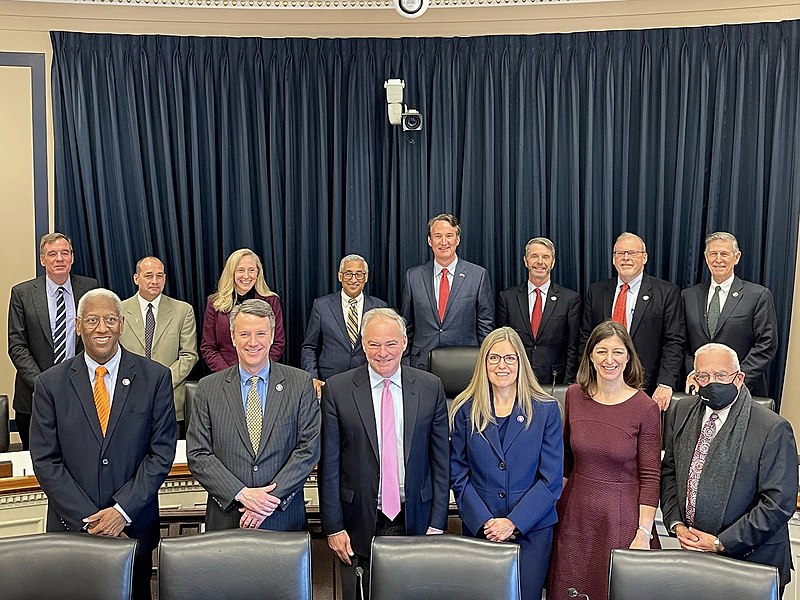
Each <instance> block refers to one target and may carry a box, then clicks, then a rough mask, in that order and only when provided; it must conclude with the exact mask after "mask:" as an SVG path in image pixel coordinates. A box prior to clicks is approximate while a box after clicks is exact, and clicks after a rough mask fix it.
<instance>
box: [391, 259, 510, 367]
mask: <svg viewBox="0 0 800 600" xmlns="http://www.w3.org/2000/svg"><path fill="white" fill-rule="evenodd" d="M400 314H401V315H403V318H404V319H405V320H406V325H407V326H408V331H407V334H408V347H409V348H410V350H409V356H408V359H409V364H410V365H411V366H412V367H417V368H419V369H427V368H428V354H429V353H430V351H431V350H433V349H434V348H438V347H441V346H479V345H480V344H481V342H482V341H483V338H485V337H486V336H487V335H488V334H489V333H490V332H491V331H492V329H493V328H494V294H493V293H492V284H491V283H490V282H489V275H488V274H487V273H486V269H484V268H483V267H481V266H478V265H475V264H472V263H471V262H467V261H466V260H463V259H461V258H459V259H458V263H457V265H456V272H455V273H454V274H453V283H452V286H451V288H450V297H449V299H448V301H447V307H446V308H445V313H444V319H443V320H440V319H439V309H438V305H437V302H436V293H435V290H434V289H433V261H431V262H429V263H425V264H424V265H419V266H417V267H412V268H411V269H409V270H408V271H406V278H405V281H404V283H403V299H402V302H401V304H400Z"/></svg>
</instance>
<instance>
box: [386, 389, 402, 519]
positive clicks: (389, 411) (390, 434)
mask: <svg viewBox="0 0 800 600" xmlns="http://www.w3.org/2000/svg"><path fill="white" fill-rule="evenodd" d="M381 511H382V512H383V514H385V515H386V517H387V518H388V519H389V520H390V521H394V519H395V517H396V516H397V515H398V514H400V482H399V477H398V474H397V435H396V432H395V423H394V402H392V392H391V390H389V380H388V379H384V380H383V393H382V394H381Z"/></svg>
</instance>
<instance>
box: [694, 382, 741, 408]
mask: <svg viewBox="0 0 800 600" xmlns="http://www.w3.org/2000/svg"><path fill="white" fill-rule="evenodd" d="M697 393H698V394H699V395H700V401H701V402H702V403H703V404H705V405H706V406H707V407H708V408H710V409H711V410H722V409H723V408H725V407H726V406H728V405H729V404H730V403H731V402H733V401H734V400H736V398H737V397H738V396H739V389H738V388H737V387H736V386H735V385H733V384H732V383H709V384H708V385H703V386H700V389H699V390H698V392H697Z"/></svg>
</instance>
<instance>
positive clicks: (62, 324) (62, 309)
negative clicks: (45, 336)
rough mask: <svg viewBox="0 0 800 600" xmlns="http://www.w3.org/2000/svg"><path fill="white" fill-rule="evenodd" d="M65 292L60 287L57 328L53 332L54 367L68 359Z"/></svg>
mask: <svg viewBox="0 0 800 600" xmlns="http://www.w3.org/2000/svg"><path fill="white" fill-rule="evenodd" d="M64 291H65V290H64V288H63V287H61V286H59V288H58V296H56V328H55V329H54V330H53V356H54V360H53V364H54V365H57V364H58V363H60V362H62V361H63V360H64V359H65V358H67V305H66V303H65V302H64Z"/></svg>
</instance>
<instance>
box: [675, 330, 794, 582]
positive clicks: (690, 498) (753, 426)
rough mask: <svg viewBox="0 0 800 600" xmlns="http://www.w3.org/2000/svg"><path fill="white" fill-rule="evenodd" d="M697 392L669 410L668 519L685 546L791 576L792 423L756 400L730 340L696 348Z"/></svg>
mask: <svg viewBox="0 0 800 600" xmlns="http://www.w3.org/2000/svg"><path fill="white" fill-rule="evenodd" d="M694 367H695V368H694V372H693V373H692V375H691V378H692V380H693V382H694V383H695V384H696V385H697V386H699V387H698V395H697V396H696V397H692V398H690V399H687V400H682V401H680V402H676V403H674V405H673V406H672V407H671V408H670V410H668V411H667V415H666V423H665V454H664V459H663V461H662V466H661V510H662V512H663V514H664V525H665V526H666V527H667V528H668V530H669V532H670V534H671V535H674V536H676V537H677V538H678V541H679V542H680V544H681V547H682V548H684V549H686V550H695V551H700V552H715V553H717V554H721V555H723V556H728V557H731V558H738V559H741V560H746V561H749V562H755V563H761V564H766V565H774V566H775V567H777V568H778V571H779V574H780V584H781V588H783V587H785V586H786V584H787V583H789V580H790V578H791V569H792V554H791V548H790V545H789V528H788V522H789V519H790V518H791V516H792V515H793V514H794V510H795V504H796V500H797V479H798V478H797V447H796V445H795V441H794V435H793V433H792V427H791V425H789V423H788V422H787V421H786V420H785V419H783V418H782V417H780V416H778V415H777V414H775V413H774V412H772V411H771V410H769V409H768V408H765V407H763V406H761V405H759V404H757V403H755V402H753V400H752V398H751V396H750V391H749V390H748V389H747V387H746V386H745V385H744V381H745V377H746V374H745V373H744V372H742V371H741V368H740V365H739V359H738V357H737V355H736V352H734V351H733V350H732V349H731V348H729V347H728V346H725V345H722V344H706V345H705V346H702V347H701V348H699V349H698V350H697V352H696V353H695V359H694Z"/></svg>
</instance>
